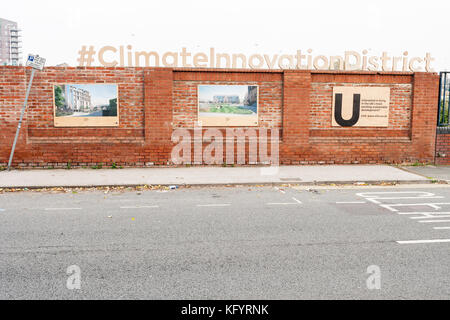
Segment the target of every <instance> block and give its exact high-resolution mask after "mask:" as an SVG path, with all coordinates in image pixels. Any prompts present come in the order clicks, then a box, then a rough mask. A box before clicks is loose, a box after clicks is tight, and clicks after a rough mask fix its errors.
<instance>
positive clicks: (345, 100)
mask: <svg viewBox="0 0 450 320" xmlns="http://www.w3.org/2000/svg"><path fill="white" fill-rule="evenodd" d="M390 98H391V88H389V87H334V88H333V116H332V125H333V127H387V126H389V104H390Z"/></svg>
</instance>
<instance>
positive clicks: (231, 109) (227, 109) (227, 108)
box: [209, 104, 253, 114]
mask: <svg viewBox="0 0 450 320" xmlns="http://www.w3.org/2000/svg"><path fill="white" fill-rule="evenodd" d="M209 112H214V113H232V114H252V113H253V112H252V111H251V110H248V109H245V108H242V107H237V106H231V105H227V104H223V105H221V106H211V107H210V108H209Z"/></svg>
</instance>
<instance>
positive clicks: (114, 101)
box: [53, 84, 119, 127]
mask: <svg viewBox="0 0 450 320" xmlns="http://www.w3.org/2000/svg"><path fill="white" fill-rule="evenodd" d="M53 92H54V112H55V127H102V126H105V127H110V126H118V125H119V116H118V115H119V105H118V88H117V84H58V85H54V88H53Z"/></svg>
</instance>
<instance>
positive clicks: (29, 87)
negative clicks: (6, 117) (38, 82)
mask: <svg viewBox="0 0 450 320" xmlns="http://www.w3.org/2000/svg"><path fill="white" fill-rule="evenodd" d="M35 71H36V69H33V70H32V71H31V78H30V82H29V83H28V88H27V94H26V95H25V102H24V103H23V107H22V112H21V113H20V120H19V125H18V126H17V131H16V137H15V138H14V143H13V146H12V149H11V154H10V155H9V162H8V171H9V170H11V163H12V160H13V157H14V150H15V149H16V143H17V139H18V138H19V132H20V128H21V127H22V120H23V115H24V114H25V109H26V108H27V102H28V96H29V95H30V90H31V84H32V83H33V78H34V72H35Z"/></svg>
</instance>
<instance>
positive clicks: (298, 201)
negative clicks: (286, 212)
mask: <svg viewBox="0 0 450 320" xmlns="http://www.w3.org/2000/svg"><path fill="white" fill-rule="evenodd" d="M292 200H294V201H295V202H297V203H298V204H302V202H301V201H300V200H297V199H296V198H294V197H292Z"/></svg>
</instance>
